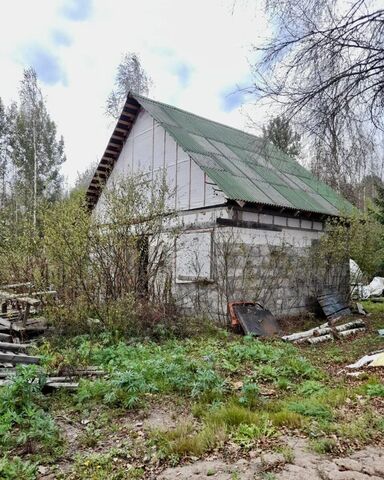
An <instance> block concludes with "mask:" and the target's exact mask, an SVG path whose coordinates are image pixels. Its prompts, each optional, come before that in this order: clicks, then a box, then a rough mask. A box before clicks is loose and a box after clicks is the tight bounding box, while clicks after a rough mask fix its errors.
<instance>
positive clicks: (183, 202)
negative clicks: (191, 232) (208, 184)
mask: <svg viewBox="0 0 384 480" xmlns="http://www.w3.org/2000/svg"><path fill="white" fill-rule="evenodd" d="M189 167H190V163H189V160H186V161H183V162H179V161H178V162H177V198H176V208H177V209H178V210H188V208H189Z"/></svg>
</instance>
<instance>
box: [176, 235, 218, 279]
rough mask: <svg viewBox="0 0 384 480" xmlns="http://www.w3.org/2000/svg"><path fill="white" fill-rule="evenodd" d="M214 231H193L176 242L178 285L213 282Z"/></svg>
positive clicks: (181, 236)
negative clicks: (204, 281) (200, 281)
mask: <svg viewBox="0 0 384 480" xmlns="http://www.w3.org/2000/svg"><path fill="white" fill-rule="evenodd" d="M211 252H212V231H192V232H186V233H183V234H182V235H180V237H179V238H178V239H177V241H176V283H186V282H188V283H189V282H194V281H196V280H211V276H212V266H211V263H212V255H211Z"/></svg>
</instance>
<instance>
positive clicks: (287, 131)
mask: <svg viewBox="0 0 384 480" xmlns="http://www.w3.org/2000/svg"><path fill="white" fill-rule="evenodd" d="M263 137H264V138H265V139H267V140H269V141H271V142H272V143H273V144H274V145H275V146H276V147H277V148H278V149H279V150H281V151H282V152H284V153H286V154H287V155H290V156H291V157H297V156H298V155H299V154H300V151H301V145H300V135H299V134H298V133H297V132H295V131H294V130H293V129H292V127H291V125H290V120H289V118H286V117H285V116H284V115H282V116H277V117H274V118H272V119H271V120H270V121H269V122H268V124H267V125H266V126H263Z"/></svg>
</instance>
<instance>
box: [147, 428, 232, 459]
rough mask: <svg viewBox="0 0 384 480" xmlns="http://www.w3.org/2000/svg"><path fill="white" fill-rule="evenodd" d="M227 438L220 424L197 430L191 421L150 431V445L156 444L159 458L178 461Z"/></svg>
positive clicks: (199, 453) (211, 447)
mask: <svg viewBox="0 0 384 480" xmlns="http://www.w3.org/2000/svg"><path fill="white" fill-rule="evenodd" d="M226 438H227V434H226V431H225V428H224V427H223V426H222V425H218V424H210V425H206V426H205V427H204V428H203V429H202V430H200V431H199V432H196V431H195V428H194V426H193V425H192V424H191V423H188V422H185V423H180V424H178V425H177V426H176V427H175V428H173V429H172V430H166V431H163V430H155V431H153V432H152V437H151V441H150V445H156V447H157V449H158V457H159V458H160V459H165V458H167V459H172V460H173V461H176V462H177V461H178V460H179V459H180V458H182V457H184V456H186V455H195V456H200V455H202V454H203V453H205V452H207V451H209V450H212V449H213V448H215V447H216V446H217V445H219V444H222V443H223V442H224V441H225V440H226Z"/></svg>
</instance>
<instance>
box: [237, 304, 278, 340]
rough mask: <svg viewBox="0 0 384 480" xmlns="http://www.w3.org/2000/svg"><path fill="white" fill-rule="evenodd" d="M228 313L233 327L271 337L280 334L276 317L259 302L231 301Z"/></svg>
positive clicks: (249, 333)
mask: <svg viewBox="0 0 384 480" xmlns="http://www.w3.org/2000/svg"><path fill="white" fill-rule="evenodd" d="M228 313H229V317H230V320H231V325H232V327H233V328H234V329H239V328H241V329H242V330H243V331H244V333H246V334H247V335H255V336H257V337H271V336H274V335H279V334H280V327H279V324H278V323H277V320H276V318H275V317H274V316H273V315H272V313H271V312H270V311H269V310H267V309H265V308H264V307H263V306H262V305H260V304H259V303H256V302H230V303H228Z"/></svg>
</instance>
